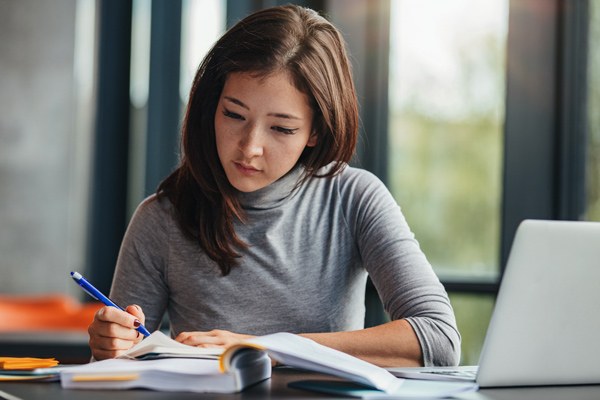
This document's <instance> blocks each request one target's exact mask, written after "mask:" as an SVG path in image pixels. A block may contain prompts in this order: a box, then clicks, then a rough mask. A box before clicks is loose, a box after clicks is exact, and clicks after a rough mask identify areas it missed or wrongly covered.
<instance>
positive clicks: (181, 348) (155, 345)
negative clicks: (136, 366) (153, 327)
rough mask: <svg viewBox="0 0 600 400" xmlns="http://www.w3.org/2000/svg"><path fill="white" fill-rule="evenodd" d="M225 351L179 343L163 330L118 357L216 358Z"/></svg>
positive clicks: (145, 358) (142, 358) (139, 358)
mask: <svg viewBox="0 0 600 400" xmlns="http://www.w3.org/2000/svg"><path fill="white" fill-rule="evenodd" d="M221 353H223V349H222V348H220V347H194V346H188V345H186V344H182V343H179V342H177V341H175V340H174V339H171V338H170V337H168V336H167V335H165V334H164V333H162V332H161V331H155V332H153V333H152V334H151V335H150V336H148V337H147V338H145V339H144V340H142V341H141V342H139V343H138V344H136V345H135V346H133V347H132V348H131V349H129V350H127V351H126V352H125V353H123V354H122V355H120V356H119V357H118V358H125V359H138V360H148V359H156V358H170V357H178V358H184V357H187V358H208V359H214V360H216V359H217V358H219V356H220V355H221Z"/></svg>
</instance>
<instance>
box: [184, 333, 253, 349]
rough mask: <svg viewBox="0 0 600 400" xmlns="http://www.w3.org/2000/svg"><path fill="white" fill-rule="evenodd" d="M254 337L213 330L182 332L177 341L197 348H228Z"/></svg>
mask: <svg viewBox="0 0 600 400" xmlns="http://www.w3.org/2000/svg"><path fill="white" fill-rule="evenodd" d="M253 337H254V336H252V335H243V334H241V333H233V332H229V331H224V330H220V329H213V330H212V331H208V332H181V333H180V334H179V335H177V337H176V338H175V340H176V341H178V342H179V343H183V344H187V345H189V346H196V347H228V346H231V345H232V344H235V343H239V342H241V341H244V340H246V339H250V338H253Z"/></svg>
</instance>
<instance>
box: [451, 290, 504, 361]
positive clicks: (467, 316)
mask: <svg viewBox="0 0 600 400" xmlns="http://www.w3.org/2000/svg"><path fill="white" fill-rule="evenodd" d="M494 300H495V298H494V296H491V295H490V296H485V295H479V294H450V301H451V302H452V307H453V308H454V313H455V315H456V323H457V325H458V330H459V331H460V333H461V335H462V344H463V345H462V354H461V360H460V363H461V365H478V363H479V355H480V353H481V348H482V346H483V339H484V337H485V333H486V332H487V327H488V324H489V322H490V317H491V315H492V309H493V307H494Z"/></svg>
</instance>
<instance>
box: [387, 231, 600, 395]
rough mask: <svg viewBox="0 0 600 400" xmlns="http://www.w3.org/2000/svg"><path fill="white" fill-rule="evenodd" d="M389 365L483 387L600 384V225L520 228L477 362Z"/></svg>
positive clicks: (401, 372) (412, 374) (409, 374)
mask: <svg viewBox="0 0 600 400" xmlns="http://www.w3.org/2000/svg"><path fill="white" fill-rule="evenodd" d="M388 370H389V371H390V372H392V373H393V374H394V375H396V376H399V377H406V378H420V379H437V380H462V381H468V380H474V381H475V382H476V383H477V384H478V385H479V387H505V386H544V385H577V384H598V383H600V222H582V221H577V222H574V221H543V220H525V221H523V222H522V223H521V224H520V225H519V228H518V229H517V233H516V235H515V239H514V242H513V245H512V248H511V251H510V255H509V258H508V262H507V265H506V269H505V272H504V276H503V278H502V282H501V285H500V289H499V292H498V297H497V299H496V304H495V307H494V312H493V314H492V318H491V321H490V325H489V327H488V330H487V334H486V337H485V340H484V344H483V348H482V351H481V355H480V358H479V366H478V367H477V366H475V367H473V366H466V367H450V368H448V367H433V368H388ZM469 374H471V376H468V375H469Z"/></svg>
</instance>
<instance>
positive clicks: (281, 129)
mask: <svg viewBox="0 0 600 400" xmlns="http://www.w3.org/2000/svg"><path fill="white" fill-rule="evenodd" d="M271 129H274V130H276V131H277V132H280V133H284V134H286V135H293V134H294V133H295V132H296V131H297V130H298V128H296V129H290V128H284V127H281V126H274V127H272V128H271Z"/></svg>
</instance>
